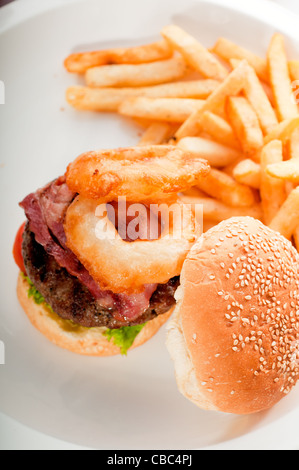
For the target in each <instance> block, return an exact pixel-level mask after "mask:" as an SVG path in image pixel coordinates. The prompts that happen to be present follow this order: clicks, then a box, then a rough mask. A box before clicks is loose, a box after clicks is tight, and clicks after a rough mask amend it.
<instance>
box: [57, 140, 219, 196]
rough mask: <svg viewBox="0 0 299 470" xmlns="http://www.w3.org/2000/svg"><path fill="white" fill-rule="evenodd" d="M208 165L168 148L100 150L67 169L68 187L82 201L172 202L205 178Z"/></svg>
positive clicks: (76, 161) (82, 157)
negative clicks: (178, 195) (120, 198)
mask: <svg viewBox="0 0 299 470" xmlns="http://www.w3.org/2000/svg"><path fill="white" fill-rule="evenodd" d="M209 171H210V167H209V164H208V163H207V162H206V161H205V160H202V159H200V158H197V157H196V156H194V155H192V154H191V153H188V152H185V151H182V150H180V149H178V148H176V147H174V146H170V145H165V146H164V145H158V146H155V145H152V146H143V147H141V146H139V147H129V148H119V149H116V150H101V151H98V152H88V153H84V154H82V155H80V156H79V157H78V158H77V159H76V160H75V161H74V162H73V163H71V164H70V165H69V166H68V169H67V172H66V181H67V185H68V187H69V188H70V189H71V190H72V191H74V192H76V193H78V194H80V195H82V196H83V197H85V198H89V199H97V200H98V203H99V202H110V201H113V200H116V199H117V198H118V197H119V196H124V197H126V198H127V200H128V201H133V202H135V203H136V202H152V201H155V202H157V201H173V200H176V195H177V194H178V193H179V192H183V191H186V190H188V189H190V188H191V187H192V186H194V185H195V184H196V182H197V181H198V180H199V179H200V178H201V177H205V176H207V175H208V173H209Z"/></svg>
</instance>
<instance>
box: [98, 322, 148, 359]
mask: <svg viewBox="0 0 299 470" xmlns="http://www.w3.org/2000/svg"><path fill="white" fill-rule="evenodd" d="M144 327H145V323H144V324H143V325H137V326H123V327H122V328H119V329H118V330H110V329H107V330H106V331H105V332H104V333H103V335H104V336H106V338H107V339H108V341H111V340H113V342H114V344H115V346H118V347H119V348H120V352H121V354H122V355H123V356H127V353H128V349H130V347H131V346H132V344H133V343H134V340H135V338H136V336H137V335H138V334H139V333H140V331H141V330H142V328H144Z"/></svg>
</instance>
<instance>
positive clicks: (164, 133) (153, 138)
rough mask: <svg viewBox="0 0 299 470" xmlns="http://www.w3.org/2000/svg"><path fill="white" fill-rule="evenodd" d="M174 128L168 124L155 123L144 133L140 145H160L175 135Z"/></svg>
mask: <svg viewBox="0 0 299 470" xmlns="http://www.w3.org/2000/svg"><path fill="white" fill-rule="evenodd" d="M174 129H175V128H174V126H173V125H171V124H170V123H167V122H153V123H152V124H151V125H150V126H149V127H148V128H147V129H146V131H145V132H144V134H143V136H142V138H141V139H140V141H139V144H138V145H160V144H164V143H166V142H167V141H168V139H169V138H170V137H171V135H173V133H174Z"/></svg>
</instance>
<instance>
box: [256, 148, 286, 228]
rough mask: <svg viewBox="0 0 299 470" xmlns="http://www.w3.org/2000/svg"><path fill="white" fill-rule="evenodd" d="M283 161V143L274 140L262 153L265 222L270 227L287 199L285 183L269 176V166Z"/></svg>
mask: <svg viewBox="0 0 299 470" xmlns="http://www.w3.org/2000/svg"><path fill="white" fill-rule="evenodd" d="M282 161H283V146H282V143H281V141H279V140H274V141H272V142H270V143H269V144H267V145H266V146H265V147H264V149H263V150H262V152H261V189H260V194H261V200H262V207H263V211H264V220H265V223H266V225H269V224H270V223H271V221H272V220H273V219H274V217H275V216H276V214H277V212H278V211H279V209H280V207H281V206H282V204H283V203H284V201H285V199H286V190H285V184H284V181H282V180H281V179H278V178H273V177H272V176H270V175H269V173H268V171H267V168H268V165H271V164H273V163H278V162H282Z"/></svg>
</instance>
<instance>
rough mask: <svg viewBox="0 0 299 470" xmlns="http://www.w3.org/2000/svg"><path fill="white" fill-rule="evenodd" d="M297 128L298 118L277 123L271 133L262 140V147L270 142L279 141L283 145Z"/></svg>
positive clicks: (298, 124)
mask: <svg viewBox="0 0 299 470" xmlns="http://www.w3.org/2000/svg"><path fill="white" fill-rule="evenodd" d="M297 128H299V116H296V117H294V118H292V119H286V120H285V121H283V122H281V123H279V124H278V125H277V126H276V127H275V128H274V129H273V131H272V132H270V134H268V135H267V136H266V137H265V138H264V145H267V144H268V143H269V142H271V141H272V140H280V141H281V142H282V143H283V144H284V143H285V142H286V140H287V139H289V138H290V137H291V136H292V134H293V133H294V132H295V130H296V129H297Z"/></svg>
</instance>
